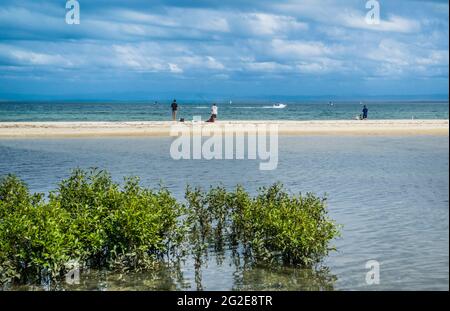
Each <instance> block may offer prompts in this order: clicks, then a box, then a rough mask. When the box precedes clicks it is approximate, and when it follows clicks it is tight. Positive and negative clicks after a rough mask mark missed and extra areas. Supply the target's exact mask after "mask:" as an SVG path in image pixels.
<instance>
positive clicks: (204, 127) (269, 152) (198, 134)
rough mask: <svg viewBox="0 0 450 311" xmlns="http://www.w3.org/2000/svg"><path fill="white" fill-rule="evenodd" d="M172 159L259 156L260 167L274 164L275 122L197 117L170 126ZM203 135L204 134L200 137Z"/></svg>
mask: <svg viewBox="0 0 450 311" xmlns="http://www.w3.org/2000/svg"><path fill="white" fill-rule="evenodd" d="M170 136H177V138H176V139H174V140H173V142H172V144H171V146H170V155H171V157H172V159H174V160H181V159H184V160H200V159H205V160H213V159H214V160H223V159H225V160H243V159H246V158H247V159H248V160H260V163H259V169H260V170H274V169H276V168H277V166H278V125H277V124H202V123H201V121H200V120H199V118H198V117H196V118H194V121H193V122H192V123H191V124H189V123H184V124H183V123H177V124H176V125H173V126H172V127H171V129H170ZM203 137H207V139H206V140H203Z"/></svg>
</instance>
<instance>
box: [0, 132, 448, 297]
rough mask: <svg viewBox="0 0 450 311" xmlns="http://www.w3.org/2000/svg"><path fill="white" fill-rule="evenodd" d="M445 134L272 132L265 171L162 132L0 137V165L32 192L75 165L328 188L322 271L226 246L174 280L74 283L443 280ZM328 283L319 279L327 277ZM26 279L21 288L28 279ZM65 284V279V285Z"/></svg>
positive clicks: (168, 179)
mask: <svg viewBox="0 0 450 311" xmlns="http://www.w3.org/2000/svg"><path fill="white" fill-rule="evenodd" d="M448 143H449V141H448V136H443V137H439V136H436V137H434V136H411V137H394V136H391V137H382V136H377V137H369V136H361V137H357V136H355V137H338V136H320V137H319V136H315V137H280V143H279V163H278V167H277V169H276V170H273V171H260V170H259V169H258V168H259V161H255V160H253V161H252V160H210V161H208V160H179V161H176V160H173V159H172V158H171V157H170V153H169V149H170V144H171V139H170V138H155V137H150V138H145V137H135V138H132V137H126V138H120V137H116V138H83V139H80V138H71V139H3V140H0V175H4V174H7V173H15V174H17V175H18V176H19V177H21V178H23V179H24V180H25V181H26V182H27V183H28V184H29V186H30V188H31V190H32V191H38V192H47V191H49V190H52V189H54V188H55V187H56V185H57V182H58V181H60V180H61V179H62V178H64V177H67V176H68V174H69V172H70V170H71V169H72V168H75V167H82V168H88V167H99V168H104V169H108V170H109V171H110V172H111V173H112V176H113V178H114V179H115V180H117V181H119V182H120V181H122V177H123V176H133V175H137V176H140V177H141V181H142V183H143V184H144V185H146V186H157V185H158V184H159V182H160V181H163V183H164V184H165V185H166V186H167V187H168V188H169V189H170V190H171V191H172V193H173V194H174V195H175V196H176V197H177V199H179V200H183V192H184V188H185V186H186V184H188V183H189V184H191V185H198V186H202V187H206V188H207V187H209V186H210V185H218V184H223V185H225V186H226V187H229V188H232V187H234V186H235V185H236V184H242V185H243V186H245V187H246V188H247V189H248V190H249V191H251V192H252V193H255V191H256V190H257V188H258V187H260V186H267V185H270V184H271V183H273V182H276V181H281V182H282V183H284V185H285V186H286V188H287V189H288V190H289V191H290V192H292V193H298V192H300V191H301V192H308V191H310V192H314V193H316V194H318V195H323V194H325V193H326V194H327V197H328V208H329V211H330V216H331V217H332V218H333V219H335V221H336V222H337V223H338V224H341V225H343V228H342V237H341V238H338V239H336V240H334V241H333V244H334V245H335V246H336V247H337V251H336V252H332V253H331V254H330V255H329V257H327V258H326V259H325V261H324V263H323V264H324V266H325V267H326V268H328V269H329V272H327V273H325V275H316V274H314V273H311V272H310V271H303V270H298V269H297V270H296V269H292V268H288V267H286V268H282V269H278V270H274V269H272V268H264V267H255V268H252V269H250V270H243V269H241V268H239V267H236V266H235V263H234V262H232V261H231V259H230V256H228V255H229V254H225V255H226V256H225V258H224V259H221V260H217V259H216V257H214V255H211V256H210V257H209V258H208V259H207V264H205V265H204V266H202V268H201V271H200V273H199V272H198V271H195V269H194V264H193V262H192V261H190V260H187V261H186V262H185V263H184V264H183V266H182V268H181V272H182V274H183V280H182V281H180V280H178V279H177V278H175V277H173V276H172V275H170V274H167V275H165V276H164V277H161V276H158V277H157V278H156V279H155V276H154V275H150V274H146V273H144V272H140V273H138V274H130V275H127V276H120V278H119V277H118V276H117V275H110V276H104V275H103V276H99V275H96V274H93V273H91V274H85V275H82V278H83V279H82V280H83V281H82V283H81V285H79V287H77V289H97V290H99V289H100V290H105V289H133V290H136V289H141V290H148V289H199V288H201V289H205V290H229V289H250V290H251V289H288V290H303V289H323V288H324V287H325V288H330V287H331V288H334V289H338V290H448V289H449V279H448V277H449V145H448ZM369 260H377V261H378V262H379V263H380V284H378V285H368V284H367V283H366V281H365V280H366V273H367V272H368V271H369V270H368V269H366V267H365V264H366V262H367V261H369ZM327 286H328V287H327ZM28 289H29V288H28ZM67 289H74V288H73V287H70V286H69V287H68V288H67Z"/></svg>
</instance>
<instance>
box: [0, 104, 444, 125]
mask: <svg viewBox="0 0 450 311" xmlns="http://www.w3.org/2000/svg"><path fill="white" fill-rule="evenodd" d="M274 104H276V103H275V102H246V101H234V102H232V103H231V104H230V103H229V102H218V107H219V118H220V119H222V120H349V119H354V118H355V116H356V115H359V114H360V113H361V110H362V107H363V103H361V102H359V101H358V102H343V101H340V102H333V103H331V102H329V101H315V102H308V101H305V102H284V104H285V105H286V107H285V108H283V109H277V108H274V107H273V106H274ZM364 104H367V106H368V108H369V118H371V119H411V118H415V119H448V117H449V114H448V111H449V106H448V101H446V102H429V101H418V102H399V101H383V102H365V103H364ZM210 107H211V102H207V101H206V100H203V101H180V102H179V111H178V117H181V118H185V119H186V120H191V119H192V117H193V116H201V117H202V118H203V119H204V120H206V119H208V118H209V116H210ZM170 119H171V112H170V102H165V103H156V104H155V103H153V101H150V102H93V103H92V102H0V122H4V121H8V122H14V121H162V120H170Z"/></svg>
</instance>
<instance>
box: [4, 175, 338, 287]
mask: <svg viewBox="0 0 450 311" xmlns="http://www.w3.org/2000/svg"><path fill="white" fill-rule="evenodd" d="M185 199H186V201H185V202H177V200H176V199H175V198H174V197H173V196H172V195H171V193H170V192H169V191H168V190H167V189H166V188H164V187H160V188H159V189H156V190H154V189H148V188H145V187H142V186H141V185H140V184H139V180H138V179H137V178H128V179H126V180H125V182H124V184H123V185H122V186H120V185H119V184H118V183H116V182H114V181H113V180H112V178H111V176H110V175H109V174H108V173H107V172H105V171H99V170H95V169H93V170H90V171H84V170H80V169H77V170H74V171H73V173H72V175H71V176H70V177H69V178H67V179H65V180H63V181H62V182H61V183H60V184H59V185H58V187H57V189H56V190H55V191H53V192H51V193H50V194H49V195H48V198H45V197H44V195H43V194H31V193H30V192H29V190H28V188H27V186H26V185H25V183H24V182H23V181H21V180H20V179H18V178H17V177H15V176H13V175H8V176H5V177H3V178H2V179H1V180H0V283H3V284H4V283H9V282H18V283H23V282H30V280H32V281H33V280H34V281H38V280H39V279H41V278H43V277H50V278H52V279H58V278H60V277H62V276H63V275H64V274H65V273H67V272H68V271H69V270H70V269H73V268H74V267H77V268H81V269H83V268H94V269H100V268H107V269H108V270H118V271H121V272H127V271H139V270H141V269H150V268H153V267H158V265H162V264H163V263H165V262H166V263H167V262H169V261H174V260H175V261H176V260H181V259H182V258H184V256H187V255H192V256H193V257H194V259H195V264H196V265H201V258H202V256H203V254H205V253H206V252H207V250H208V249H210V248H213V249H214V251H216V252H217V253H218V254H221V253H223V250H224V249H225V248H227V249H230V250H232V254H234V255H236V254H242V257H243V258H245V262H246V263H248V264H250V265H252V266H255V265H258V264H261V263H264V264H270V265H277V266H284V265H292V266H299V267H310V266H312V265H314V264H316V263H318V262H320V260H321V259H322V258H323V257H324V256H326V255H327V253H328V251H330V250H331V249H332V248H331V247H330V246H329V243H330V241H331V240H332V239H333V238H334V237H336V236H338V234H339V232H338V227H337V226H336V225H335V224H334V222H333V221H332V220H330V219H329V218H328V216H327V210H326V205H325V200H324V199H321V198H318V197H316V196H314V195H312V194H306V195H290V194H288V193H287V192H286V191H285V190H284V188H283V187H282V186H281V185H280V184H274V185H272V186H271V187H269V188H262V189H260V190H259V192H258V194H257V195H256V196H254V197H253V196H251V195H250V194H249V193H248V192H246V191H245V190H244V189H243V188H242V187H241V186H237V187H236V189H235V190H233V191H228V190H227V189H225V188H224V187H215V188H211V189H209V191H203V190H202V189H200V188H191V187H187V189H186V194H185ZM234 255H233V256H234ZM219 257H220V256H219ZM196 271H197V270H196ZM197 277H198V276H197V275H196V278H197Z"/></svg>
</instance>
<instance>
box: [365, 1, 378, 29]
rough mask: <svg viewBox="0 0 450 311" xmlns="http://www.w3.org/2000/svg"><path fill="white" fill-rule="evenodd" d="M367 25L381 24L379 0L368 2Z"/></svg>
mask: <svg viewBox="0 0 450 311" xmlns="http://www.w3.org/2000/svg"><path fill="white" fill-rule="evenodd" d="M366 9H368V10H369V11H368V12H367V13H366V23H367V24H369V25H379V24H380V3H379V2H378V1H377V0H369V1H367V2H366Z"/></svg>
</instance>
